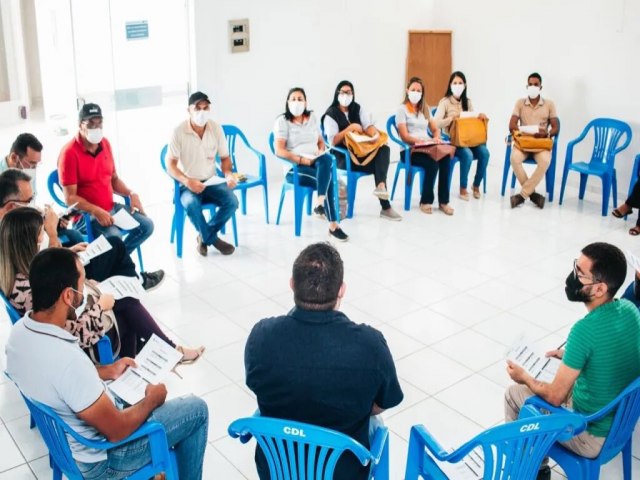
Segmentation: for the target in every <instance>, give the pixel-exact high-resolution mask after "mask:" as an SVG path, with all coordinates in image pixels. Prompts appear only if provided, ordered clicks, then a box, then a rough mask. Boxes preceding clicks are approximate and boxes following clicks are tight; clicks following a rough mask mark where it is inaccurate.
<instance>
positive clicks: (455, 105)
mask: <svg viewBox="0 0 640 480" xmlns="http://www.w3.org/2000/svg"><path fill="white" fill-rule="evenodd" d="M461 112H473V105H472V104H471V99H470V98H467V79H466V78H465V76H464V73H462V72H453V73H452V74H451V77H450V78H449V86H448V87H447V91H446V92H445V94H444V98H443V99H442V100H440V102H439V103H438V109H437V110H436V113H435V115H434V117H435V120H436V123H437V125H438V127H440V128H444V129H445V132H446V133H447V135H448V134H449V129H450V128H451V124H452V123H453V121H454V120H455V119H456V118H459V117H460V114H461ZM478 118H487V116H486V115H485V114H484V113H479V114H478ZM456 157H458V159H459V160H460V198H461V199H462V200H465V201H469V191H468V190H467V178H468V177H469V170H471V162H473V159H474V158H477V159H478V165H477V166H476V174H475V176H474V177H473V198H480V183H482V179H483V178H484V176H485V175H486V173H487V164H488V163H489V150H487V145H486V144H485V143H483V144H482V145H478V146H476V147H457V148H456Z"/></svg>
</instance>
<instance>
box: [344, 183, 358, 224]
mask: <svg viewBox="0 0 640 480" xmlns="http://www.w3.org/2000/svg"><path fill="white" fill-rule="evenodd" d="M357 181H358V180H357V178H355V177H354V176H352V175H349V176H348V177H347V218H353V207H354V204H355V202H356V186H357V183H356V182H357Z"/></svg>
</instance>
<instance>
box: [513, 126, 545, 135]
mask: <svg viewBox="0 0 640 480" xmlns="http://www.w3.org/2000/svg"><path fill="white" fill-rule="evenodd" d="M518 130H520V131H521V132H522V133H528V134H529V135H533V134H536V133H538V132H539V131H540V127H539V126H538V125H520V126H519V127H518Z"/></svg>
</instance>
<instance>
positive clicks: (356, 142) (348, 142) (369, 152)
mask: <svg viewBox="0 0 640 480" xmlns="http://www.w3.org/2000/svg"><path fill="white" fill-rule="evenodd" d="M362 137H363V135H359V134H354V133H353V132H349V133H347V134H346V135H345V137H344V145H345V146H346V147H347V150H348V151H349V156H350V157H351V161H352V162H353V163H355V164H356V165H358V166H361V167H364V166H365V165H367V164H369V163H370V162H371V160H373V158H374V157H375V156H376V153H378V150H380V147H382V146H383V145H386V144H387V140H388V139H389V136H388V135H387V134H386V133H385V132H382V131H380V130H378V137H377V138H376V140H375V142H368V141H362Z"/></svg>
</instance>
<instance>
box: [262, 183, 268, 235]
mask: <svg viewBox="0 0 640 480" xmlns="http://www.w3.org/2000/svg"><path fill="white" fill-rule="evenodd" d="M262 196H263V197H264V219H265V220H266V222H267V225H269V193H268V191H267V184H266V183H265V184H264V185H262Z"/></svg>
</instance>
